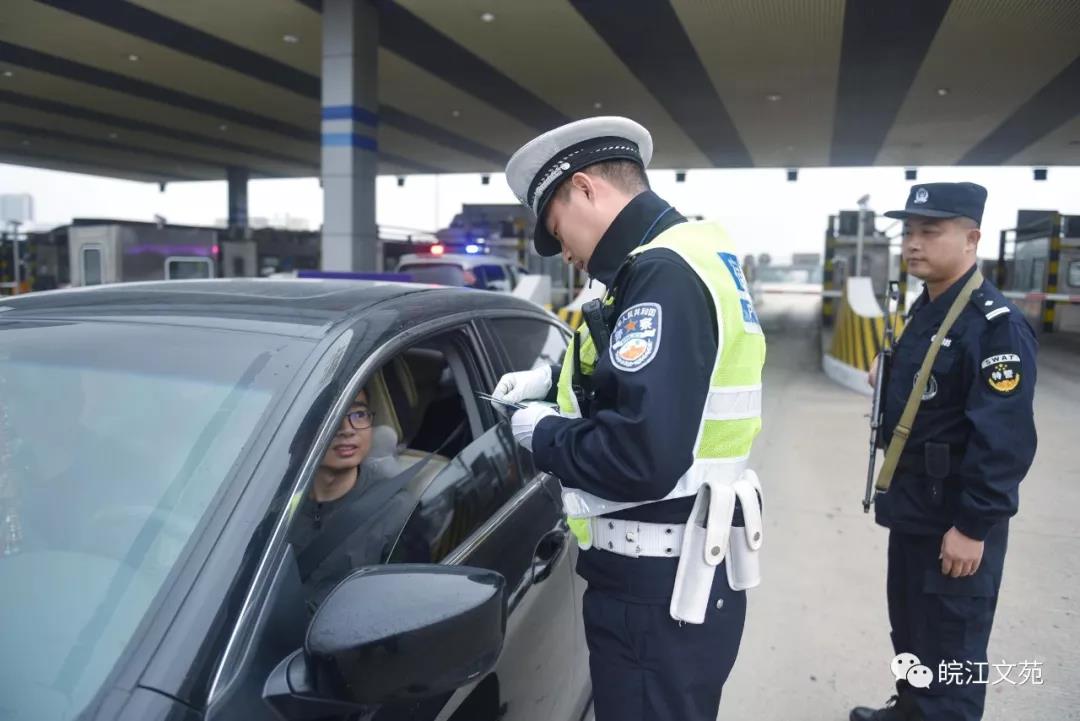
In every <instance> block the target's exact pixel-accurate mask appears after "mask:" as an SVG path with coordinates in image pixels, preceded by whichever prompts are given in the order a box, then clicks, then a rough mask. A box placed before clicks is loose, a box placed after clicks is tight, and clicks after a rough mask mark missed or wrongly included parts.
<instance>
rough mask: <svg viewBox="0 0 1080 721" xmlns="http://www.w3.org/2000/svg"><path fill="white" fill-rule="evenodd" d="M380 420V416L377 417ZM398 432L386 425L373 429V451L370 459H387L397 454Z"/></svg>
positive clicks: (369, 455)
mask: <svg viewBox="0 0 1080 721" xmlns="http://www.w3.org/2000/svg"><path fill="white" fill-rule="evenodd" d="M376 418H378V416H376ZM397 445H398V435H397V432H396V431H395V430H394V429H393V428H391V427H390V426H386V425H378V426H375V427H374V428H372V429H371V450H369V451H368V458H385V457H387V456H394V455H396V454H397Z"/></svg>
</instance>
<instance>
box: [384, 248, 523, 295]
mask: <svg viewBox="0 0 1080 721" xmlns="http://www.w3.org/2000/svg"><path fill="white" fill-rule="evenodd" d="M467 249H468V250H471V251H473V252H465V253H452V252H447V250H446V246H443V245H434V246H432V247H431V250H429V251H428V252H427V253H410V254H408V255H403V256H401V259H400V260H399V261H398V266H397V269H396V272H398V273H404V274H407V275H409V276H411V277H412V280H413V282H416V283H432V284H435V285H450V286H458V287H465V288H479V289H482V290H496V291H501V292H503V293H510V292H512V291H513V290H514V288H516V287H517V285H518V283H519V282H520V281H521V277H522V276H523V275H527V274H528V271H526V270H525V269H524V268H522V267H521V266H519V265H517V264H516V263H514V262H513V261H511V260H508V259H506V258H501V257H498V256H494V255H485V254H481V253H480V252H479V250H480V246H477V245H470V246H467Z"/></svg>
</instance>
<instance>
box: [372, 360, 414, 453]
mask: <svg viewBox="0 0 1080 721" xmlns="http://www.w3.org/2000/svg"><path fill="white" fill-rule="evenodd" d="M367 391H368V405H369V406H370V407H371V410H372V411H374V412H375V422H376V423H377V424H378V425H381V426H388V427H389V429H390V430H391V431H393V433H394V435H395V437H396V442H400V443H406V444H407V443H408V442H409V439H410V438H412V436H413V434H415V433H416V427H417V423H418V419H417V410H418V409H417V404H418V403H419V400H418V397H419V394H418V392H417V389H416V383H415V382H414V381H413V378H412V373H411V371H410V370H409V365H408V363H406V362H405V360H404V359H403V358H400V357H399V358H395V359H393V360H392V361H390V362H389V363H387V364H386V365H385V366H383V367H382V368H380V369H379V370H378V371H377V372H376V373H375V375H374V376H372V377H371V380H370V381H368V384H367Z"/></svg>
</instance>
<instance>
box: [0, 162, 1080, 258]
mask: <svg viewBox="0 0 1080 721" xmlns="http://www.w3.org/2000/svg"><path fill="white" fill-rule="evenodd" d="M649 175H650V178H651V181H652V183H653V188H654V190H656V191H657V192H658V193H659V194H660V195H661V196H663V197H664V198H666V199H667V200H668V201H670V202H671V203H672V204H674V205H675V207H676V208H678V209H679V210H680V211H681V212H683V213H685V214H688V215H690V214H692V215H703V216H705V217H706V218H710V219H715V220H719V221H720V222H721V223H723V224H724V225H725V226H726V228H727V229H728V231H729V232H730V233H731V235H732V237H733V238H734V239H735V241H736V243H737V244H738V245H739V251H740V252H741V253H761V252H769V253H771V254H772V255H773V256H774V257H778V258H779V257H783V256H788V255H790V254H791V253H793V252H821V250H822V245H823V234H824V230H825V224H826V222H827V219H828V216H829V215H830V214H831V213H836V212H837V211H838V210H841V209H854V208H855V207H856V201H857V200H858V198H859V197H860V196H862V195H863V194H865V193H868V194H869V195H870V206H871V207H872V208H873V209H874V210H876V211H878V212H879V213H881V212H883V211H885V210H889V209H893V208H899V207H903V204H904V200H905V198H906V197H907V192H908V188H909V186H910V185H911V183H909V182H907V181H905V180H904V173H903V169H901V168H818V169H813V168H812V169H803V170H800V172H799V179H798V181H797V182H794V183H790V182H787V180H786V178H785V171H784V170H782V169H751V170H696V171H695V170H692V171H690V172H689V173H688V174H687V179H686V182H685V183H676V182H675V174H674V172H672V171H664V170H660V171H652V172H650V173H649ZM1048 177H1049V179H1048V180H1046V181H1043V182H1036V181H1034V180H1033V179H1032V171H1031V168H1027V167H1004V168H1003V167H994V168H956V167H943V168H921V169H920V170H919V182H931V181H958V180H970V181H974V182H977V183H981V184H982V185H985V186H986V187H987V188H988V189H989V192H990V196H989V199H988V201H987V209H986V214H985V216H984V220H983V231H984V237H985V238H987V242H984V243H982V244H981V248H980V255H983V256H988V257H989V256H996V254H997V236H998V231H999V230H1000V229H1002V228H1011V227H1014V226H1015V225H1016V211H1017V210H1018V209H1020V208H1029V209H1048V210H1060V211H1062V212H1063V213H1068V214H1078V215H1080V168H1075V167H1073V168H1055V167H1052V168H1050V171H1049V176H1048ZM0 193H30V194H31V195H33V196H34V203H35V220H36V222H37V225H39V226H40V225H42V224H44V225H53V224H55V225H59V224H63V223H67V222H69V221H70V220H71V219H72V218H75V217H84V218H85V217H97V218H122V219H130V220H152V219H153V217H154V215H162V216H164V217H165V218H166V219H167V220H168V221H169V222H171V223H181V224H188V225H210V224H213V223H215V222H216V221H218V220H220V219H222V218H224V217H225V216H226V214H227V209H226V205H227V198H226V187H225V183H224V181H215V182H199V183H171V184H169V185H168V186H167V188H166V190H165V192H163V193H162V192H160V191H159V190H158V186H157V185H156V184H149V183H137V182H131V181H125V180H114V179H111V178H100V177H95V176H89V175H81V174H75V173H62V172H56V171H51V170H38V169H35V168H26V167H20V166H14V165H3V164H0ZM377 193H378V202H377V205H378V208H377V215H378V218H377V220H378V222H379V223H380V224H382V225H393V226H401V227H407V228H414V229H419V230H429V231H430V230H436V229H438V228H440V227H443V226H445V225H446V224H447V223H448V222H449V221H450V219H451V218H452V217H453V215H454V214H455V213H457V212H458V211H459V210H460V208H461V205H462V203H513V202H515V200H514V197H513V195H512V194H511V193H510V190H509V188H507V186H506V182H505V180H504V179H503V176H502V175H493V176H492V177H491V184H490V185H487V186H485V185H482V184H481V182H480V176H479V175H440V176H430V175H428V176H411V177H409V178H408V179H407V181H406V183H405V186H404V187H401V188H399V187H397V182H396V178H393V177H380V178H379V179H378V184H377ZM248 198H249V215H250V216H251V217H260V216H261V217H266V218H270V219H274V218H277V219H283V218H284V216H285V215H289V216H293V217H300V218H305V219H307V220H308V221H310V223H311V227H312V228H318V227H319V224H320V223H321V222H322V191H321V190H320V188H319V183H318V180H317V179H315V178H298V179H288V180H255V181H252V182H251V183H250V186H249V189H248ZM889 222H891V221H888V220H887V219H885V218H879V221H878V227H879V228H885V227H886V226H887V225H888V223H889Z"/></svg>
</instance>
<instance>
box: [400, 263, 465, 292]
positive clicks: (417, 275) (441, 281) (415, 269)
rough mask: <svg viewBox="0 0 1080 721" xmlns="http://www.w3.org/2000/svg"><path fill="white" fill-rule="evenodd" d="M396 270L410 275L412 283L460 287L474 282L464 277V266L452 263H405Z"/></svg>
mask: <svg viewBox="0 0 1080 721" xmlns="http://www.w3.org/2000/svg"><path fill="white" fill-rule="evenodd" d="M398 272H399V273H407V274H408V275H411V276H412V279H413V282H414V283H431V284H433V285H451V286H457V287H461V286H466V285H470V284H471V282H475V281H474V280H472V279H470V278H468V277H466V274H465V269H464V268H462V267H461V266H460V265H455V264H453V263H416V264H413V265H409V264H407V263H406V264H403V265H401V266H400V267H399V268H398ZM469 275H471V273H470V274H469Z"/></svg>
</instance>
